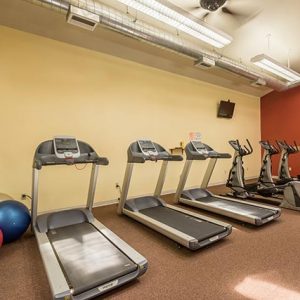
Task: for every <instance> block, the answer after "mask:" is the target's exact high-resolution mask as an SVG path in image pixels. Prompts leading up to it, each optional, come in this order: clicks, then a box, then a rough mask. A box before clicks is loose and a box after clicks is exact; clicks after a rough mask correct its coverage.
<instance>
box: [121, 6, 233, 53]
mask: <svg viewBox="0 0 300 300" xmlns="http://www.w3.org/2000/svg"><path fill="white" fill-rule="evenodd" d="M118 1H119V2H121V3H123V4H125V5H127V6H129V7H132V8H134V9H136V10H138V11H140V12H142V13H144V14H146V15H148V16H150V17H152V18H155V19H156V20H158V21H161V22H163V23H165V24H167V25H170V26H172V27H174V28H176V29H178V30H181V31H183V32H185V33H187V34H189V35H191V36H193V37H195V38H197V39H199V40H201V41H203V42H206V43H208V44H210V45H212V46H214V47H217V48H223V47H225V46H226V45H229V44H230V43H231V42H232V37H230V36H229V35H227V34H225V33H223V32H221V31H219V30H216V29H214V28H212V27H210V26H208V25H206V24H205V23H203V24H200V23H198V22H195V21H193V20H192V19H190V18H188V17H186V16H184V15H183V14H180V13H178V12H177V11H175V10H173V9H172V8H169V7H168V6H166V5H164V4H162V3H161V2H160V1H157V0H118Z"/></svg>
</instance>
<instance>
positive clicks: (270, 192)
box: [226, 139, 282, 204]
mask: <svg viewBox="0 0 300 300" xmlns="http://www.w3.org/2000/svg"><path fill="white" fill-rule="evenodd" d="M246 141H247V144H248V145H247V146H246V145H243V146H242V145H241V144H240V142H239V140H231V141H229V144H230V145H231V146H232V148H233V149H234V150H235V153H234V157H233V163H232V168H231V169H230V171H229V176H228V179H227V183H226V186H227V187H229V188H230V189H231V190H232V191H233V192H232V193H229V194H228V195H229V196H232V197H235V198H240V199H252V200H254V199H259V200H263V201H264V200H265V201H272V202H275V203H276V204H280V203H281V201H282V200H281V199H278V198H277V194H278V193H280V190H279V189H278V188H277V187H276V186H275V184H274V182H273V183H272V180H270V174H271V167H272V166H271V164H270V158H271V156H272V155H274V154H276V153H277V152H276V149H275V148H274V147H269V144H268V142H264V141H262V142H260V144H261V145H262V146H263V147H267V148H268V151H265V153H264V156H263V159H262V166H261V170H260V175H259V178H258V181H257V182H255V183H250V184H246V183H245V170H244V167H243V157H244V156H247V155H250V154H252V153H253V147H252V145H251V143H250V142H249V140H248V139H247V140H246ZM271 179H272V177H271ZM266 197H267V198H266Z"/></svg>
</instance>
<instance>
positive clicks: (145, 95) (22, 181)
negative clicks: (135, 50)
mask: <svg viewBox="0 0 300 300" xmlns="http://www.w3.org/2000/svg"><path fill="white" fill-rule="evenodd" d="M0 53H1V55H0V101H1V117H0V128H1V129H0V141H1V146H0V169H1V171H0V191H1V192H5V193H8V194H11V195H12V196H13V197H15V198H17V199H19V198H20V195H21V194H22V193H29V194H30V191H31V165H32V157H33V153H34V150H35V148H36V146H37V145H38V143H40V142H41V141H43V140H46V139H49V138H50V139H51V138H52V137H53V136H54V135H57V134H69V135H75V136H77V137H78V138H79V139H82V140H85V141H87V142H89V143H90V144H91V145H92V146H93V147H94V148H95V149H96V150H97V151H98V153H99V154H101V155H103V156H107V157H108V158H109V160H110V165H109V166H108V167H103V168H101V169H100V181H99V185H98V189H97V193H96V201H97V202H99V201H102V200H110V199H116V198H117V197H118V192H117V190H116V189H115V183H116V182H118V183H122V179H123V174H124V169H125V165H126V150H127V147H128V145H129V143H130V142H132V141H134V140H136V139H137V138H140V137H148V138H151V139H153V140H154V141H156V142H158V143H161V144H162V145H163V146H165V147H166V148H172V147H174V146H177V145H178V144H179V142H180V141H185V142H186V141H187V140H188V133H189V132H191V131H200V132H201V133H202V134H203V140H204V141H205V142H207V143H208V144H210V145H211V146H212V147H214V148H215V149H216V150H219V151H226V152H228V151H229V152H231V153H232V149H231V148H230V147H229V145H228V143H227V141H228V140H229V139H232V138H241V139H243V138H246V137H247V138H249V139H250V140H251V141H253V143H254V144H255V146H256V144H257V141H258V140H259V138H260V108H259V98H256V97H252V96H248V95H244V94H240V93H237V92H235V91H232V90H228V89H224V88H220V87H218V86H213V85H208V84H204V83H202V82H199V81H196V80H193V79H189V78H185V77H181V76H178V75H174V74H171V73H167V72H164V71H160V70H157V69H152V68H150V67H146V66H143V65H139V64H136V63H132V62H129V61H126V60H121V59H118V58H115V57H112V56H108V55H103V54H101V53H97V52H93V51H89V50H86V49H83V48H79V47H74V46H71V45H68V44H64V43H61V42H57V41H54V40H50V39H46V38H42V37H39V36H35V35H32V34H28V33H24V32H20V31H16V30H12V29H9V28H7V27H0ZM221 99H232V100H233V101H234V102H236V104H237V105H236V111H235V116H234V118H233V119H232V120H226V119H218V118H216V109H217V103H218V102H219V101H220V100H221ZM255 150H256V151H255V154H254V155H253V156H252V157H251V158H250V157H249V158H248V159H247V161H246V164H247V168H249V170H248V171H247V173H248V176H255V175H256V174H257V172H258V170H259V165H260V162H259V160H260V153H259V148H258V146H256V149H255ZM230 165H231V160H227V161H220V162H219V163H218V165H217V168H216V171H215V173H214V176H213V178H212V183H218V182H224V181H225V180H226V178H227V173H228V169H229V167H230ZM158 166H159V164H152V165H149V164H148V165H147V166H138V167H137V168H136V169H135V172H134V176H133V180H135V182H134V184H133V186H132V188H131V191H130V193H131V194H136V195H139V194H145V193H148V192H151V191H152V189H153V188H154V185H155V180H156V176H157V171H158ZM182 166H183V163H174V164H172V165H170V168H169V173H168V178H167V181H166V185H165V190H174V189H175V188H176V185H177V183H178V179H179V174H180V172H181V168H182ZM205 166H206V163H205V162H204V163H203V162H201V163H197V164H195V166H194V168H193V170H192V174H191V178H190V180H189V182H188V186H195V185H197V184H198V183H199V182H200V180H201V176H202V175H203V172H202V169H203V168H204V167H205ZM197 167H198V168H197ZM89 170H90V169H89V168H87V169H85V170H83V171H77V170H76V169H75V167H74V166H72V167H57V168H51V167H49V168H48V169H45V170H43V171H42V173H41V188H40V196H41V199H40V200H41V202H40V209H41V210H49V209H54V208H58V207H64V206H66V207H69V206H74V205H80V204H83V203H84V200H83V199H85V198H84V197H85V194H86V190H87V186H88V176H89Z"/></svg>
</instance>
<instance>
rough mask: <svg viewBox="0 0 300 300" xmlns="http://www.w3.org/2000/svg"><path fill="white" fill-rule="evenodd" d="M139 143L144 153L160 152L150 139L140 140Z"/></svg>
mask: <svg viewBox="0 0 300 300" xmlns="http://www.w3.org/2000/svg"><path fill="white" fill-rule="evenodd" d="M138 144H139V147H140V149H141V151H142V152H143V153H144V154H146V155H147V154H148V155H149V154H151V155H154V154H158V152H157V150H156V147H155V146H154V144H153V143H152V142H151V141H150V140H139V141H138Z"/></svg>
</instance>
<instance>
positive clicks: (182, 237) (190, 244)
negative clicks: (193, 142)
mask: <svg viewBox="0 0 300 300" xmlns="http://www.w3.org/2000/svg"><path fill="white" fill-rule="evenodd" d="M133 166H134V163H127V166H126V171H125V176H124V181H123V185H122V192H121V197H120V202H119V206H118V213H119V214H122V213H123V214H125V215H127V216H129V217H131V218H133V219H134V220H136V221H138V222H140V223H142V224H144V225H146V226H148V227H150V228H152V229H154V230H155V231H158V232H159V233H161V234H163V235H165V236H167V237H168V238H170V239H172V240H174V241H175V242H177V243H178V244H181V245H183V246H185V247H187V248H189V249H192V250H197V249H199V248H202V247H204V246H206V245H209V244H211V243H213V242H216V241H218V240H220V239H222V238H223V237H225V236H227V235H228V234H230V232H231V230H232V226H231V225H230V224H227V223H224V222H222V221H218V220H215V219H213V218H209V217H207V216H203V215H200V214H198V213H193V212H191V211H188V210H185V209H182V208H179V207H176V206H174V205H169V204H164V206H165V207H167V208H169V209H173V210H175V211H178V212H181V213H184V214H186V215H189V216H191V217H195V218H198V219H201V220H204V221H208V222H211V223H214V224H217V225H220V226H222V227H225V228H227V231H225V232H223V233H221V234H218V235H216V236H214V237H211V238H208V239H206V240H203V241H201V242H199V241H198V240H197V239H195V238H194V237H192V236H189V235H188V234H185V233H183V232H181V231H179V230H176V229H174V228H172V227H171V226H168V225H165V224H164V223H162V222H159V221H157V220H154V219H153V218H150V217H148V216H146V215H144V214H142V213H140V212H133V211H130V210H128V209H126V208H125V207H124V206H125V203H126V201H127V200H130V199H127V196H128V191H129V186H130V181H131V177H132V172H133ZM167 167H168V161H166V160H164V161H163V162H162V166H161V169H160V173H159V177H158V181H157V184H156V188H155V191H154V194H153V196H154V197H157V198H158V199H160V196H161V193H162V189H163V186H164V182H165V178H166V172H167Z"/></svg>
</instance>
